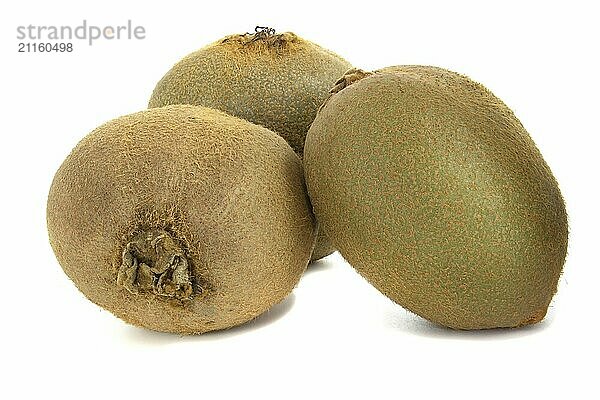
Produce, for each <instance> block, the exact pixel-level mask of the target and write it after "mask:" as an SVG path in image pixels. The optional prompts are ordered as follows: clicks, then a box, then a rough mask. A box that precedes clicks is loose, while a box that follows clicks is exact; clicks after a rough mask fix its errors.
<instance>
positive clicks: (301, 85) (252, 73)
mask: <svg viewBox="0 0 600 400" xmlns="http://www.w3.org/2000/svg"><path fill="white" fill-rule="evenodd" d="M350 68H351V65H350V64H349V63H348V62H347V61H346V60H344V59H343V58H341V57H340V56H338V55H336V54H334V53H332V52H331V51H329V50H326V49H324V48H322V47H320V46H318V45H316V44H315V43H312V42H310V41H308V40H304V39H302V38H301V37H299V36H297V35H295V34H293V33H290V32H286V33H280V34H277V33H275V31H274V30H273V29H272V28H263V27H257V29H256V32H255V33H252V34H250V33H245V34H238V35H230V36H226V37H224V38H222V39H220V40H218V41H216V42H214V43H212V44H210V45H208V46H206V47H204V48H201V49H200V50H197V51H195V52H193V53H191V54H189V55H188V56H186V57H185V58H183V59H182V60H181V61H179V62H178V63H177V64H175V65H174V66H173V68H171V70H169V71H168V72H167V73H166V75H165V76H164V77H163V78H162V79H161V80H160V81H159V82H158V84H157V85H156V87H155V89H154V92H153V93H152V97H151V98H150V102H149V107H151V108H152V107H162V106H165V105H169V104H193V105H200V106H206V107H211V108H216V109H219V110H223V111H225V112H227V113H228V114H231V115H234V116H236V117H239V118H243V119H246V120H248V121H250V122H253V123H255V124H259V125H262V126H265V127H267V128H269V129H271V130H272V131H274V132H276V133H278V134H279V135H281V136H282V137H283V138H284V139H285V140H286V141H287V142H288V143H289V144H290V146H292V148H293V149H294V151H296V153H297V154H298V155H299V156H300V157H302V152H303V148H304V138H305V137H306V132H307V131H308V128H309V127H310V124H311V123H312V121H313V119H314V118H315V115H316V112H317V109H318V108H319V106H320V105H321V103H322V102H323V101H324V100H325V99H326V98H327V96H328V91H329V89H330V88H331V86H332V85H333V84H334V83H335V82H336V81H337V80H338V79H339V78H340V77H341V76H342V75H343V74H344V73H345V72H346V71H347V70H348V69H350ZM333 251H335V249H334V248H332V247H331V244H330V243H329V241H328V240H327V239H326V238H325V237H324V236H323V235H319V238H318V240H317V245H316V246H315V251H314V253H313V260H316V259H319V258H321V257H324V256H326V255H328V254H330V253H332V252H333Z"/></svg>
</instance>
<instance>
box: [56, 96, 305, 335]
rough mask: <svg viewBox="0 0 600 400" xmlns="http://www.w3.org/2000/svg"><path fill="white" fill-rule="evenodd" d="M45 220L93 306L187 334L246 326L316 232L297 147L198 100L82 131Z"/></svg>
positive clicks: (285, 285) (288, 276)
mask: <svg viewBox="0 0 600 400" xmlns="http://www.w3.org/2000/svg"><path fill="white" fill-rule="evenodd" d="M47 225H48V233H49V238H50V243H51V245H52V248H53V250H54V252H55V254H56V257H57V259H58V261H59V263H60V265H61V266H62V268H63V269H64V271H65V273H66V274H67V275H68V276H69V278H71V280H72V281H73V282H74V283H75V285H76V286H77V287H78V288H79V290H81V292H83V294H84V295H85V296H87V297H88V298H89V299H90V300H91V301H93V302H94V303H96V304H98V305H100V306H101V307H103V308H105V309H107V310H109V311H110V312H112V313H113V314H115V315H116V316H117V317H119V318H121V319H123V320H125V321H126V322H129V323H131V324H134V325H138V326H141V327H145V328H149V329H152V330H157V331H164V332H174V333H180V334H194V333H203V332H207V331H212V330H217V329H224V328H229V327H232V326H235V325H239V324H242V323H244V322H246V321H248V320H251V319H253V318H254V317H256V316H258V315H260V314H261V313H263V312H265V311H266V310H268V309H269V308H270V307H271V306H273V305H274V304H276V303H278V302H280V301H281V300H282V299H284V298H285V297H286V296H287V295H288V294H289V293H290V292H291V291H292V289H293V288H294V286H295V285H296V283H297V282H298V280H299V279H300V276H301V274H302V273H303V272H304V270H305V268H306V266H307V264H308V262H309V259H310V255H311V252H312V249H313V246H314V241H315V239H316V222H315V220H314V216H313V215H312V212H311V207H310V202H309V199H308V195H307V194H306V188H305V184H304V176H303V170H302V162H301V161H300V158H299V157H298V156H297V155H296V154H295V153H294V151H293V150H292V149H291V147H290V146H289V145H288V144H287V143H286V142H285V141H284V140H283V139H282V138H281V137H280V136H278V135H277V134H275V133H273V132H271V131H270V130H268V129H266V128H263V127H260V126H258V125H255V124H252V123H250V122H248V121H244V120H241V119H238V118H235V117H232V116H229V115H227V114H225V113H223V112H221V111H217V110H212V109H209V108H204V107H195V106H190V105H177V106H168V107H163V108H156V109H151V110H147V111H143V112H139V113H135V114H131V115H127V116H123V117H120V118H118V119H115V120H112V121H110V122H108V123H106V124H104V125H102V126H100V127H99V128H97V129H95V130H94V131H93V132H91V133H90V134H89V135H87V136H86V137H85V138H84V139H83V140H81V142H79V144H77V146H76V147H75V148H74V149H73V150H72V152H71V154H70V155H69V156H68V157H67V158H66V160H65V161H64V162H63V164H62V165H61V166H60V168H59V170H58V172H57V173H56V175H55V177H54V180H53V182H52V186H51V188H50V193H49V196H48V204H47Z"/></svg>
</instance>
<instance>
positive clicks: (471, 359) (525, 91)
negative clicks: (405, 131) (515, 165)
mask: <svg viewBox="0 0 600 400" xmlns="http://www.w3.org/2000/svg"><path fill="white" fill-rule="evenodd" d="M488 3H489V2H483V1H474V2H472V3H467V2H459V1H445V2H439V3H438V2H431V1H410V2H404V1H398V2H390V4H385V3H382V2H381V3H380V2H377V1H368V2H363V3H356V4H355V3H352V2H344V3H337V4H333V3H332V2H326V1H318V2H314V3H310V2H307V1H303V0H299V1H296V2H289V3H288V2H283V1H281V2H271V3H266V2H261V1H245V2H240V3H235V2H233V1H212V2H202V1H194V2H189V3H185V4H184V3H183V2H178V1H174V0H168V1H162V2H157V3H156V4H155V5H152V4H149V2H143V3H140V4H134V3H125V2H122V1H118V2H117V1H102V2H94V3H93V4H92V3H91V2H82V1H77V2H72V3H67V2H60V1H38V2H28V1H19V2H15V3H14V5H12V6H11V8H10V9H7V7H8V6H7V2H3V3H2V8H3V10H2V12H1V13H0V15H1V17H0V18H1V21H0V25H1V32H2V34H1V37H0V40H1V43H2V48H1V55H0V57H1V61H0V65H1V68H2V70H1V71H2V74H1V75H0V77H1V79H2V85H1V91H0V101H1V102H2V112H1V114H0V115H1V125H0V127H1V128H0V133H1V135H2V136H1V141H2V145H1V150H0V151H1V154H0V162H1V163H2V164H1V169H0V170H1V174H2V185H1V188H2V193H1V197H0V202H1V205H2V207H1V210H2V214H1V215H2V222H3V223H2V226H1V227H0V235H1V238H0V239H1V242H0V243H2V258H1V263H2V264H1V267H2V270H3V273H2V282H1V283H0V296H1V298H0V304H1V307H2V310H1V313H2V314H1V315H2V326H1V328H0V336H1V340H0V343H1V345H0V346H1V347H0V348H1V355H0V363H1V364H0V368H1V371H0V382H2V383H1V386H2V388H1V392H2V397H3V398H7V399H12V398H31V397H32V396H33V395H39V396H44V397H49V398H55V397H58V396H60V397H62V398H74V397H82V398H87V397H91V398H100V397H110V398H120V397H122V396H139V397H141V396H144V397H145V398H152V397H168V398H172V399H176V398H191V399H192V398H193V399H207V398H211V399H216V398H249V399H252V398H276V399H287V398H316V399H320V398H342V397H343V398H365V399H380V398H407V399H412V398H415V397H417V398H442V397H443V398H485V399H489V398H492V399H493V398H511V399H513V398H526V397H527V396H530V397H532V398H533V397H534V398H570V397H571V396H575V398H598V396H599V393H598V392H599V391H598V384H597V382H594V380H596V379H597V370H598V368H597V365H598V359H599V358H600V354H599V351H598V348H599V345H598V341H599V339H598V322H597V321H598V312H599V310H598V306H599V302H598V286H599V285H600V273H599V268H598V267H599V265H598V264H599V261H598V260H599V257H598V247H599V241H598V239H599V234H598V225H599V224H600V220H599V218H598V216H599V213H598V208H599V207H600V201H599V199H598V183H599V182H598V173H599V171H600V168H599V162H598V151H599V146H598V145H599V143H600V140H599V139H598V136H599V134H600V132H599V129H598V123H597V121H598V119H597V118H598V114H599V105H600V101H599V99H600V98H599V96H598V93H600V85H599V78H598V76H599V75H600V63H599V62H598V60H597V59H596V56H597V55H598V51H599V47H598V39H599V38H600V30H599V28H598V24H599V21H598V17H599V13H598V12H597V11H596V10H595V9H594V3H596V2H593V1H590V2H579V1H569V2H564V3H554V2H548V1H544V2H539V3H537V2H524V1H501V2H495V3H494V4H495V5H493V6H490V5H488ZM84 18H86V19H87V20H88V22H89V23H90V24H95V25H118V24H123V23H126V21H127V20H128V19H131V20H133V23H134V25H143V26H144V27H145V28H146V32H147V37H146V39H145V40H142V41H127V40H121V41H97V42H96V43H95V44H94V45H93V46H91V47H90V46H88V45H87V44H86V43H84V42H79V41H77V42H75V46H76V49H75V51H74V52H73V53H71V54H18V53H17V43H18V40H17V39H16V27H17V26H18V25H29V24H34V25H65V24H68V25H72V26H75V25H78V24H81V21H82V20H83V19H84ZM255 25H268V26H272V27H274V28H276V29H277V30H278V31H288V30H289V31H293V32H295V33H297V34H299V35H301V36H303V37H305V38H307V39H309V40H312V41H314V42H317V43H319V44H321V45H322V46H324V47H327V48H329V49H331V50H333V51H335V52H337V53H338V54H340V55H342V56H344V57H345V58H346V59H348V60H349V61H350V62H351V63H353V64H354V65H355V66H358V67H362V68H364V69H375V68H380V67H384V66H388V65H395V64H431V65H439V66H442V67H445V68H448V69H452V70H455V71H458V72H461V73H464V74H467V75H469V76H471V77H472V78H473V79H475V80H477V81H479V82H481V83H483V84H484V85H486V86H487V87H488V88H490V89H491V90H492V91H493V92H495V93H496V94H497V95H498V96H499V97H500V98H502V99H504V100H505V102H506V103H507V104H508V105H509V106H510V107H512V108H513V109H514V111H515V113H516V114H517V116H518V117H519V118H520V119H521V121H522V122H523V124H524V125H525V127H526V128H527V129H528V131H529V132H530V133H531V135H532V137H533V138H534V140H535V141H536V143H537V144H538V146H539V148H540V149H541V151H542V153H543V154H544V156H545V158H546V161H547V162H548V164H549V165H550V167H551V168H552V170H553V171H554V173H555V175H556V178H557V180H558V181H559V183H560V186H561V189H562V191H563V194H564V196H565V198H566V202H567V207H568V211H569V214H570V231H571V235H570V243H569V256H568V260H567V263H566V266H565V270H564V274H563V277H562V279H561V282H560V286H559V292H558V295H557V296H556V297H555V299H554V301H553V303H552V305H551V308H550V310H549V314H548V316H547V318H546V319H545V320H544V321H543V322H542V323H540V324H538V325H535V326H531V327H528V328H523V329H519V330H493V331H483V332H457V331H451V330H446V329H444V328H441V327H438V326H435V325H432V324H430V323H428V322H426V321H424V320H422V319H420V318H418V317H416V316H413V315H411V314H410V313H408V312H406V311H404V310H403V309H402V308H401V307H399V306H397V305H395V304H393V303H392V302H391V301H389V300H387V299H386V298H385V297H384V296H383V295H381V294H379V293H378V292H377V291H376V290H375V289H373V288H372V287H371V286H370V285H368V284H367V283H366V282H365V281H364V280H363V279H362V278H360V276H359V275H358V274H357V273H355V272H354V270H353V269H352V268H351V267H350V266H349V265H347V264H346V263H345V262H344V261H343V260H342V258H341V257H340V256H339V255H334V256H332V257H330V258H328V259H326V260H325V261H322V262H320V263H318V264H317V265H315V266H312V267H311V268H310V269H309V271H308V272H307V274H306V275H305V277H303V279H302V280H301V282H300V284H299V285H298V287H297V288H296V290H295V291H294V293H293V294H292V295H291V296H290V297H289V298H288V299H287V300H285V301H284V302H283V303H282V304H280V305H278V306H276V307H275V308H274V309H273V310H271V311H270V312H268V313H267V314H265V315H263V316H261V317H259V318H258V319H257V320H255V321H253V322H251V323H249V324H246V325H245V326H241V327H238V328H234V329H231V330H229V331H225V332H217V333H211V334H206V335H202V336H197V337H180V336H176V335H168V334H160V333H154V332H150V331H145V330H143V329H139V328H135V327H132V326H129V325H126V324H125V323H123V322H121V321H120V320H118V319H117V318H115V317H113V316H112V315H111V314H110V313H109V312H106V311H103V310H101V309H100V308H98V307H97V306H95V305H94V304H92V303H90V302H89V301H87V300H86V299H85V298H84V297H83V296H82V295H81V294H80V293H79V292H78V291H77V290H76V289H75V287H74V286H73V285H72V283H71V282H70V281H69V280H68V279H67V277H66V276H65V275H64V274H63V272H62V270H61V268H60V267H59V265H58V263H57V262H56V260H55V258H54V255H53V253H52V250H51V248H50V246H49V244H48V241H47V235H46V226H45V202H46V195H47V192H48V188H49V185H50V182H51V179H52V177H53V174H54V172H55V171H56V169H57V168H58V166H59V165H60V163H61V162H62V160H63V159H64V157H65V156H66V155H67V154H68V152H69V151H70V149H71V148H72V147H73V146H74V145H75V144H76V143H77V141H78V140H79V139H80V138H81V137H82V136H83V135H85V134H86V133H88V132H89V131H91V130H92V129H93V128H95V127H96V126H97V125H99V124H101V123H103V122H105V121H107V120H109V119H112V118H114V117H117V116H119V115H122V114H127V113H131V112H135V111H138V110H141V109H143V108H145V107H146V104H147V100H148V98H149V96H150V93H151V91H152V89H153V87H154V84H155V83H156V82H157V81H158V79H159V78H160V77H161V76H162V75H163V74H164V73H165V72H166V71H167V70H168V69H169V68H170V67H171V66H172V64H174V63H175V62H176V61H177V60H178V59H179V58H180V57H182V56H184V55H186V54H187V53H189V52H191V51H193V50H195V49H197V48H199V47H202V46H203V45H205V44H207V43H209V42H212V41H213V40H216V39H219V38H220V37H222V36H224V35H226V34H230V33H241V32H245V31H251V30H252V29H253V28H254V26H255ZM130 398H133V397H130Z"/></svg>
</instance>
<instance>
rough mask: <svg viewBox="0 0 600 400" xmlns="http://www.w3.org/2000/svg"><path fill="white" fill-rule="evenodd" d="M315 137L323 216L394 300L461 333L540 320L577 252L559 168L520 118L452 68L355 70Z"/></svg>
mask: <svg viewBox="0 0 600 400" xmlns="http://www.w3.org/2000/svg"><path fill="white" fill-rule="evenodd" d="M334 91H336V92H337V93H335V94H333V95H332V96H331V97H330V98H329V100H328V101H327V102H326V103H325V105H324V106H323V107H322V109H321V110H320V111H319V114H318V115H317V117H316V119H315V121H314V123H313V124H312V126H311V128H310V131H309V133H308V136H307V139H306V147H305V150H304V151H305V153H304V166H305V175H306V180H307V185H308V190H309V194H310V196H311V200H312V202H313V206H314V210H315V213H316V216H317V219H318V220H319V221H320V223H321V227H322V229H323V230H324V232H325V234H327V235H328V237H330V238H333V239H334V245H335V246H336V248H338V249H339V251H340V253H341V254H342V256H344V258H346V259H347V260H348V262H349V263H350V264H351V265H352V266H353V267H355V268H356V269H357V270H358V272H359V273H360V274H362V275H363V276H364V277H365V278H366V279H367V280H368V281H369V282H370V283H371V284H373V285H374V286H375V287H376V288H377V289H379V290H380V291H381V292H382V293H383V294H385V295H386V296H388V297H389V298H391V299H392V300H394V301H395V302H397V303H399V304H400V305H402V306H404V307H406V308H407V309H409V310H411V311H413V312H415V313H417V314H419V315H421V316H423V317H425V318H427V319H429V320H431V321H433V322H436V323H439V324H442V325H445V326H448V327H452V328H458V329H485V328H496V327H518V326H522V325H527V324H532V323H535V322H538V321H540V320H541V319H542V318H543V317H544V316H545V314H546V311H547V308H548V305H549V303H550V301H551V299H552V296H553V295H554V293H555V291H556V287H557V283H558V279H559V276H560V274H561V270H562V267H563V264H564V261H565V255H566V250H567V236H568V227H567V214H566V212H565V205H564V202H563V198H562V196H561V193H560V191H559V188H558V185H557V182H556V181H555V179H554V177H553V175H552V172H551V171H550V169H549V168H548V165H547V164H546V163H545V161H544V159H543V158H542V156H541V154H540V152H539V151H538V149H537V148H536V146H535V144H534V143H533V141H532V139H531V137H530V136H529V135H528V133H527V132H526V131H525V129H524V128H523V126H522V125H521V123H520V122H519V120H518V119H517V118H516V117H515V115H514V114H513V113H512V111H511V110H510V109H509V108H508V107H507V106H506V105H505V104H504V103H503V102H502V101H501V100H500V99H498V98H497V97H496V96H494V95H493V94H492V93H490V92H489V91H488V90H487V89H486V88H484V87H483V86H481V85H480V84H478V83H475V82H473V81H471V80H470V79H468V78H467V77H465V76H462V75H459V74H456V73H453V72H451V71H447V70H444V69H441V68H435V67H424V66H401V67H390V68H385V69H383V70H380V71H377V72H375V73H367V72H363V71H360V70H356V71H351V72H350V73H349V74H348V75H347V76H346V77H344V78H343V79H341V80H340V81H339V82H338V84H337V86H336V89H335V90H334Z"/></svg>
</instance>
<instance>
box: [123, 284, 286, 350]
mask: <svg viewBox="0 0 600 400" xmlns="http://www.w3.org/2000/svg"><path fill="white" fill-rule="evenodd" d="M295 302H296V295H295V294H294V293H292V294H290V295H289V296H287V297H286V298H285V299H283V300H282V301H281V302H280V303H279V304H276V305H274V306H273V307H271V309H270V310H268V311H266V312H264V313H263V314H261V315H259V316H258V317H256V318H254V319H253V320H250V321H248V322H246V323H244V324H242V325H238V326H235V327H233V328H229V329H224V330H220V331H212V332H206V333H203V334H201V335H177V334H172V333H165V332H156V331H151V330H148V329H144V328H139V327H136V326H132V325H127V326H126V327H125V332H124V336H125V339H127V340H130V341H132V342H135V344H145V345H150V346H155V345H166V344H171V343H175V342H183V341H189V342H192V341H193V342H196V341H197V342H201V341H215V340H224V339H228V338H231V337H234V336H237V335H241V334H244V333H248V332H252V331H255V330H257V329H261V328H263V327H265V326H267V325H270V324H271V323H273V322H275V321H277V320H278V319H280V318H282V317H283V316H284V315H286V314H287V313H288V312H289V311H290V310H291V309H292V307H293V306H294V303H295Z"/></svg>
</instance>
